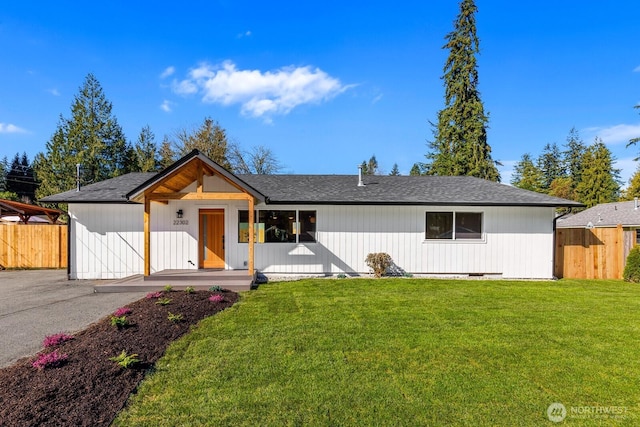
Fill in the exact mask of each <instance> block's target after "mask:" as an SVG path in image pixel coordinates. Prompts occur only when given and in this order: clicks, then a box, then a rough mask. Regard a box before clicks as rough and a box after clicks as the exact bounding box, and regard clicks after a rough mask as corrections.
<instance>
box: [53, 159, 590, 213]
mask: <svg viewBox="0 0 640 427" xmlns="http://www.w3.org/2000/svg"><path fill="white" fill-rule="evenodd" d="M194 159H195V160H196V161H200V162H203V163H200V164H201V165H204V166H206V167H207V168H208V171H209V172H212V173H218V174H220V175H222V176H223V177H224V178H225V179H226V180H227V181H229V182H232V183H233V184H234V185H236V186H237V187H238V188H242V189H243V190H245V191H246V192H247V193H249V194H251V195H252V196H253V197H255V198H256V199H258V200H261V201H262V200H264V201H265V202H266V203H267V204H344V205H354V204H356V205H357V204H371V205H462V206H549V207H583V206H584V205H582V204H581V203H578V202H574V201H571V200H565V199H560V198H557V197H551V196H548V195H546V194H540V193H535V192H532V191H527V190H522V189H520V188H516V187H512V186H509V185H505V184H500V183H496V182H491V181H486V180H483V179H479V178H474V177H470V176H388V175H368V176H365V177H364V179H363V181H364V184H365V185H363V186H359V185H358V176H357V175H234V174H232V173H231V172H228V171H227V170H225V169H224V168H222V167H221V166H220V165H218V164H217V163H215V162H214V161H212V160H211V159H209V158H208V157H206V156H204V155H203V154H201V153H199V152H198V151H197V150H194V151H192V152H191V153H189V154H187V155H186V156H185V157H183V158H182V159H180V160H178V161H177V162H176V163H174V164H173V165H171V166H169V167H168V168H167V169H165V170H164V171H162V172H159V173H153V172H147V173H130V174H127V175H122V176H119V177H116V178H112V179H108V180H106V181H102V182H97V183H95V184H90V185H87V186H85V187H83V188H82V189H81V190H80V191H76V190H75V189H74V190H70V191H66V192H64V193H60V194H56V195H52V196H47V197H45V198H43V199H41V201H43V202H47V203H133V201H132V199H134V198H136V197H139V196H140V194H142V192H144V191H145V189H148V188H151V187H153V186H154V185H161V184H162V183H163V182H164V181H166V180H169V179H172V177H177V176H179V175H178V174H179V173H183V172H184V174H185V175H186V176H188V177H189V179H191V178H192V177H194V176H195V175H193V170H192V169H193V168H192V167H191V163H193V162H192V160H194ZM190 182H193V180H191V181H189V183H190ZM176 184H177V182H176Z"/></svg>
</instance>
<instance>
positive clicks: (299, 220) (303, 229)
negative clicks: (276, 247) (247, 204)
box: [238, 210, 316, 243]
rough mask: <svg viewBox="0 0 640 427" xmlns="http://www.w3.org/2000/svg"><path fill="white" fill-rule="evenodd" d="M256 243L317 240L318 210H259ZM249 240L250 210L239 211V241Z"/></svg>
mask: <svg viewBox="0 0 640 427" xmlns="http://www.w3.org/2000/svg"><path fill="white" fill-rule="evenodd" d="M254 227H255V233H256V240H255V242H256V243H296V242H305V243H308V242H315V241H316V211H295V210H259V211H256V215H255V225H254ZM248 242H249V211H246V210H239V211H238V243H248Z"/></svg>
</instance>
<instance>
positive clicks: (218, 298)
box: [209, 294, 224, 302]
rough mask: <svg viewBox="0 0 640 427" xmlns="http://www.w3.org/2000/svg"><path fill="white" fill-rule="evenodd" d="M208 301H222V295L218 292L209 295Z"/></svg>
mask: <svg viewBox="0 0 640 427" xmlns="http://www.w3.org/2000/svg"><path fill="white" fill-rule="evenodd" d="M209 301H211V302H222V301H224V297H223V296H222V295H220V294H215V295H211V296H210V297H209Z"/></svg>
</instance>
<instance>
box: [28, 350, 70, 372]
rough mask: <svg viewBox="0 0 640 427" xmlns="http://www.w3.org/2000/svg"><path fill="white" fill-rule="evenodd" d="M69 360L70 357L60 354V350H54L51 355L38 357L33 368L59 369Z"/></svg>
mask: <svg viewBox="0 0 640 427" xmlns="http://www.w3.org/2000/svg"><path fill="white" fill-rule="evenodd" d="M68 358H69V355H67V354H61V353H58V350H53V352H51V353H46V354H41V355H40V356H38V358H37V359H36V360H35V361H34V362H33V363H32V364H31V366H33V367H34V368H36V369H37V370H42V369H46V368H57V367H58V366H62V365H63V364H64V363H65V362H66V361H67V359H68Z"/></svg>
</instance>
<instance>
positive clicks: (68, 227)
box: [67, 205, 71, 280]
mask: <svg viewBox="0 0 640 427" xmlns="http://www.w3.org/2000/svg"><path fill="white" fill-rule="evenodd" d="M68 209H69V207H68V205H67V211H68ZM67 280H71V215H69V212H67Z"/></svg>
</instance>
